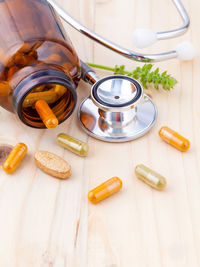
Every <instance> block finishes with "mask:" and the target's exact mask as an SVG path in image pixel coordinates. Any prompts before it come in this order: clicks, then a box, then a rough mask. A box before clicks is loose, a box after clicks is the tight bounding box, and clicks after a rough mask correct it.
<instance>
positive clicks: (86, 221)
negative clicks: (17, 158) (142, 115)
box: [0, 0, 200, 267]
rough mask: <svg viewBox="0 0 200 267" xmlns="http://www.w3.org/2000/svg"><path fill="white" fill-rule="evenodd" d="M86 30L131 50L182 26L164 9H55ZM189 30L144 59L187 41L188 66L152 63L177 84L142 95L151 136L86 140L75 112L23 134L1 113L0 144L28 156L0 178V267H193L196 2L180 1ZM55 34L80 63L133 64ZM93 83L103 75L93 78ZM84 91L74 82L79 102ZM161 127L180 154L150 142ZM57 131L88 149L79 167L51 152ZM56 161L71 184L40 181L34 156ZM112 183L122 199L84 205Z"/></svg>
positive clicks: (65, 2)
mask: <svg viewBox="0 0 200 267" xmlns="http://www.w3.org/2000/svg"><path fill="white" fill-rule="evenodd" d="M57 2H58V3H59V4H61V5H62V6H63V7H64V8H65V9H66V10H68V12H70V14H71V15H73V16H74V17H75V18H76V19H78V20H79V21H81V22H82V23H84V24H85V25H87V26H88V27H89V28H91V29H94V30H95V31H97V32H99V33H100V34H103V35H104V36H105V37H107V38H110V39H111V40H113V41H115V42H118V43H119V44H121V45H124V46H126V47H128V48H133V49H134V47H133V45H132V34H133V31H134V29H136V28H138V27H139V28H152V29H154V30H156V31H160V30H167V29H172V28H175V27H177V26H179V25H181V19H180V18H179V16H178V14H177V12H176V10H175V8H174V6H173V4H172V1H170V0H162V1H159V0H138V1H136V0H124V1H122V0H96V1H95V0H57ZM183 3H184V4H185V7H186V8H187V10H188V12H189V14H190V17H191V28H190V30H189V31H188V32H187V34H186V35H184V36H183V37H179V38H177V39H172V40H167V41H162V42H161V41H160V42H157V43H156V44H155V45H153V46H152V47H151V48H149V49H145V50H144V52H162V51H166V50H169V49H172V48H174V46H176V44H177V43H179V42H181V41H183V40H188V41H192V42H193V44H194V45H195V48H196V56H195V59H194V60H193V61H190V62H180V61H178V60H171V61H167V62H162V63H159V64H156V66H159V67H160V68H161V70H167V71H168V72H169V73H171V74H172V75H173V76H175V77H176V78H177V80H178V81H179V83H178V85H177V86H176V88H175V89H174V90H173V91H172V92H171V93H166V92H163V91H159V92H157V91H156V90H154V89H151V90H149V91H148V93H149V94H150V95H151V96H152V98H153V100H154V101H155V103H156V105H157V108H158V114H159V115H158V120H157V122H156V125H155V127H154V128H153V129H152V130H151V131H150V133H148V134H147V135H146V136H145V137H143V138H140V139H138V140H136V141H132V142H128V143H124V144H108V143H104V142H101V141H97V140H95V139H93V138H90V137H88V136H87V135H86V134H85V133H84V132H83V131H82V130H81V128H80V126H79V122H78V120H77V110H76V112H74V114H73V116H72V117H71V118H70V119H69V120H68V121H66V122H65V123H63V124H62V125H60V126H59V127H58V128H57V129H55V130H35V129H31V128H28V127H26V126H24V125H22V123H21V122H20V121H19V120H18V119H16V117H15V116H14V115H13V114H11V113H9V112H7V111H5V110H4V109H2V108H1V109H0V142H1V143H9V144H15V143H17V142H19V141H20V142H24V143H26V144H27V145H28V148H29V152H28V156H26V158H25V159H24V161H23V164H21V166H20V168H19V169H18V170H17V171H16V173H15V174H13V175H6V174H5V173H4V172H3V170H2V169H0V266H1V267H133V266H135V267H161V266H162V267H188V266H192V267H198V266H200V165H199V163H200V142H199V137H200V88H199V87H200V60H199V42H200V34H199V25H200V20H199V10H200V1H198V0H183ZM64 26H65V28H66V30H67V32H68V34H69V36H70V38H71V40H72V42H73V44H74V46H75V48H76V50H77V52H78V54H79V55H80V58H82V59H83V60H85V61H90V62H94V63H98V64H105V65H108V66H114V65H115V64H125V65H126V66H127V69H130V70H132V69H134V68H135V67H136V66H137V65H138V63H136V62H132V61H130V60H127V59H124V58H123V57H121V56H119V55H117V54H115V53H113V52H111V51H109V50H107V49H105V48H103V47H101V46H100V45H98V44H95V43H93V42H92V41H91V40H89V39H87V38H86V37H83V36H82V35H80V34H79V33H78V32H76V31H75V30H74V29H72V28H71V27H69V26H68V25H67V24H66V23H64ZM97 73H98V75H99V76H102V77H103V76H104V75H107V74H109V72H102V71H101V72H100V71H97ZM89 91H90V86H89V85H86V84H84V83H83V82H81V83H80V85H79V87H78V96H79V102H80V101H81V100H82V99H83V98H84V97H86V96H87V95H88V94H89ZM163 125H167V126H169V127H171V128H173V129H174V130H176V131H178V132H179V133H181V134H182V135H184V136H185V137H187V138H188V139H190V141H191V149H190V150H189V151H188V152H186V153H181V152H179V151H177V150H176V149H174V148H173V147H170V146H169V145H167V144H166V143H164V142H163V141H162V140H161V139H160V138H159V137H158V130H159V128H160V127H161V126H163ZM60 132H66V133H68V134H70V135H72V136H75V137H77V138H79V139H82V140H83V141H86V142H88V144H89V145H90V154H89V156H88V157H87V158H80V157H78V156H76V155H74V154H72V153H71V152H69V151H67V150H64V149H63V148H61V147H60V146H58V145H57V144H56V135H57V134H58V133H60ZM38 149H40V150H48V151H50V152H53V153H56V154H58V155H59V156H62V157H63V158H64V159H65V160H67V161H68V162H69V163H70V164H71V166H72V177H71V178H70V179H68V180H66V181H61V180H57V179H55V178H52V177H50V176H48V175H47V174H45V173H42V172H41V171H40V170H39V169H38V168H37V167H36V165H35V163H34V159H33V154H34V152H35V151H37V150H38ZM138 163H143V164H146V165H148V166H150V167H151V168H153V169H154V170H156V171H158V172H160V173H161V174H163V175H164V176H165V177H166V178H167V182H168V186H167V188H166V190H165V191H163V192H158V191H155V190H153V189H151V188H150V187H149V186H148V185H145V184H144V183H142V182H141V181H140V180H138V179H137V178H136V177H135V175H134V167H135V165H136V164H138ZM113 176H118V177H120V178H121V179H122V181H123V184H124V187H123V190H122V191H121V192H120V193H118V194H116V195H114V196H113V197H112V198H110V199H107V200H105V201H103V202H101V203H99V204H98V205H92V204H90V203H89V202H88V200H87V193H88V191H89V190H90V189H92V188H93V187H95V186H97V185H98V184H100V183H101V182H103V181H105V180H106V179H109V178H111V177H113Z"/></svg>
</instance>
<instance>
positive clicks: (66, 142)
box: [57, 133, 89, 157]
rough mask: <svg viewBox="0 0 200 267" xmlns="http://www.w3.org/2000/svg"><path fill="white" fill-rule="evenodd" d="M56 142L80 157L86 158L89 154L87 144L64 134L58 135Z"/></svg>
mask: <svg viewBox="0 0 200 267" xmlns="http://www.w3.org/2000/svg"><path fill="white" fill-rule="evenodd" d="M57 142H58V144H60V145H61V146H63V147H64V148H66V149H68V150H70V151H71V152H73V153H75V154H77V155H79V156H82V157H85V156H87V154H88V152H89V146H88V144H86V143H84V142H82V141H80V140H78V139H76V138H74V137H72V136H70V135H67V134H64V133H60V134H59V135H58V136H57Z"/></svg>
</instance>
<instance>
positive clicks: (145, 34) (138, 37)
mask: <svg viewBox="0 0 200 267" xmlns="http://www.w3.org/2000/svg"><path fill="white" fill-rule="evenodd" d="M156 41H157V34H156V32H154V31H153V30H151V29H137V30H135V31H134V33H133V44H134V45H135V46H136V47H137V48H145V47H148V46H150V45H152V44H154V43H155V42H156Z"/></svg>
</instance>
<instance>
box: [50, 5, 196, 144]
mask: <svg viewBox="0 0 200 267" xmlns="http://www.w3.org/2000/svg"><path fill="white" fill-rule="evenodd" d="M47 1H48V2H49V3H50V4H51V6H52V7H53V8H54V9H55V10H56V11H57V13H58V14H59V15H60V16H61V17H62V18H63V19H64V20H65V21H66V22H67V23H68V24H70V25H71V26H72V27H73V28H75V29H76V30H78V31H79V32H81V33H82V34H84V35H86V36H87V37H89V38H91V39H92V40H94V41H96V42H98V43H99V44H101V45H103V46H105V47H107V48H109V49H111V50H112V51H114V52H117V53H119V54H120V55H122V56H125V57H127V58H129V59H132V60H136V61H139V62H156V61H163V60H167V59H172V58H176V57H177V58H179V59H181V60H190V59H192V58H193V57H194V48H193V46H192V44H190V43H189V42H184V43H182V44H179V45H177V47H176V48H175V49H174V50H171V51H168V52H164V53H160V54H142V53H137V52H134V51H131V50H128V49H126V48H123V47H121V46H119V45H117V44H115V43H113V42H111V41H109V40H107V39H105V38H103V37H102V36H100V35H98V34H96V33H95V32H93V31H91V30H89V29H88V28H86V27H85V26H83V25H82V24H81V23H79V22H78V21H77V20H75V19H74V18H72V17H71V16H70V15H69V14H68V13H67V12H66V11H64V10H63V9H62V8H61V7H60V6H59V5H58V4H57V3H56V2H55V1H54V0H47ZM173 3H174V5H175V6H176V8H177V10H178V12H179V14H180V16H181V18H182V20H183V23H184V24H183V25H182V27H180V28H177V29H174V30H170V31H165V32H157V33H156V32H154V31H152V30H150V29H139V30H136V31H135V33H134V42H135V45H136V46H137V47H139V48H143V47H146V46H149V45H151V44H153V43H154V42H155V41H157V40H165V39H169V38H174V37H177V36H180V35H182V34H184V33H185V32H186V31H187V29H188V27H189V24H190V19H189V16H188V14H187V12H186V10H185V8H184V6H183V4H182V3H181V1H180V0H173ZM81 65H82V79H83V80H84V81H85V82H87V83H90V84H91V85H92V88H91V93H90V96H89V97H87V98H86V99H85V100H84V101H83V102H82V103H81V105H80V107H79V110H78V118H79V120H80V122H81V126H82V128H83V129H84V130H85V131H86V132H87V133H88V134H89V135H91V136H93V137H94V138H97V139H100V140H103V141H108V142H125V141H129V140H134V139H136V138H138V137H140V136H142V135H144V134H145V133H147V132H148V131H149V130H150V129H151V128H152V126H153V125H154V123H155V121H156V118H157V110H156V106H155V104H154V103H153V101H152V100H151V99H150V98H149V97H148V96H147V95H145V94H143V88H142V86H141V84H140V83H139V82H138V81H137V80H135V79H133V78H130V77H127V76H122V75H111V76H108V77H105V78H102V79H99V78H98V77H97V76H96V74H95V72H94V70H92V69H91V68H90V67H89V66H88V65H86V64H85V63H83V62H81Z"/></svg>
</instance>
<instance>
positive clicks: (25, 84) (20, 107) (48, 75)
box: [12, 69, 77, 128]
mask: <svg viewBox="0 0 200 267" xmlns="http://www.w3.org/2000/svg"><path fill="white" fill-rule="evenodd" d="M43 98H44V99H43ZM40 99H43V100H45V101H47V103H48V104H49V106H50V107H51V109H52V110H53V112H54V114H55V115H56V117H57V118H58V121H59V124H60V123H62V122H63V121H65V120H66V119H67V118H68V117H69V116H70V115H71V114H72V112H73V111H74V109H75V106H76V103H77V94H76V86H75V84H74V82H73V81H72V79H71V78H70V77H68V76H67V75H66V74H64V73H62V72H61V71H57V70H50V69H48V70H40V71H37V72H35V73H33V74H31V75H28V76H27V77H25V78H24V79H23V80H21V81H20V82H19V83H18V85H17V86H16V88H15V90H14V93H13V102H12V104H13V109H14V111H15V113H16V114H17V115H18V117H19V118H20V120H21V121H22V122H23V123H24V124H26V125H28V126H31V127H34V128H45V125H44V124H43V122H42V120H41V119H40V117H39V115H38V114H37V112H36V110H35V106H34V101H36V100H40Z"/></svg>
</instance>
